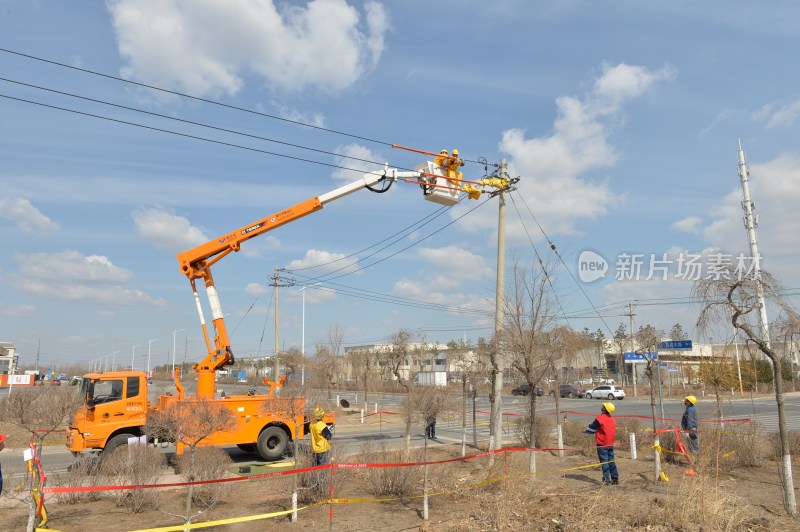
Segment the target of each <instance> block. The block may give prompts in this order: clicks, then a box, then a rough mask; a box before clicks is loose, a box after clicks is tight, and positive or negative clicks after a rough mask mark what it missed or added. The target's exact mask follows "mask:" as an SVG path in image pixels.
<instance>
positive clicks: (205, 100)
mask: <svg viewBox="0 0 800 532" xmlns="http://www.w3.org/2000/svg"><path fill="white" fill-rule="evenodd" d="M0 52H5V53H7V54H11V55H16V56H18V57H24V58H26V59H31V60H34V61H40V62H42V63H46V64H49V65H54V66H58V67H61V68H66V69H70V70H75V71H77V72H82V73H84V74H91V75H93V76H98V77H102V78H106V79H111V80H114V81H119V82H122V83H126V84H130V85H134V86H137V87H142V88H145V89H149V90H153V91H157V92H163V93H165V94H171V95H173V96H180V97H181V98H187V99H190V100H194V101H198V102H203V103H207V104H210V105H216V106H219V107H223V108H225V109H231V110H235V111H240V112H242V113H248V114H253V115H258V116H261V117H264V118H269V119H272V120H279V121H281V122H286V123H289V124H294V125H297V126H302V127H307V128H310V129H315V130H318V131H324V132H326V133H332V134H335V135H341V136H344V137H350V138H354V139H358V140H363V141H366V142H372V143H375V144H380V145H383V146H389V147H391V148H393V147H394V146H395V145H396V144H395V143H392V142H387V141H384V140H379V139H374V138H370V137H365V136H362V135H356V134H353V133H347V132H345V131H339V130H336V129H330V128H326V127H323V126H317V125H314V124H308V123H306V122H300V121H298V120H292V119H289V118H285V117H281V116H277V115H273V114H269V113H265V112H263V111H255V110H253V109H247V108H245V107H239V106H237V105H231V104H226V103H222V102H217V101H214V100H209V99H208V98H202V97H200V96H192V95H191V94H186V93H183V92H178V91H174V90H170V89H164V88H162V87H156V86H155V85H149V84H147V83H141V82H138V81H133V80H129V79H125V78H121V77H119V76H114V75H111V74H105V73H102V72H97V71H95V70H89V69H87V68H81V67H77V66H74V65H68V64H66V63H61V62H59V61H54V60H52V59H45V58H43V57H38V56H35V55H31V54H26V53H23V52H18V51H15V50H10V49H8V48H0ZM463 160H464V161H465V162H470V163H477V164H486V161H485V160H484V159H482V158H481V159H478V160H470V159H463Z"/></svg>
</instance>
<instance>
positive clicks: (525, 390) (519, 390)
mask: <svg viewBox="0 0 800 532" xmlns="http://www.w3.org/2000/svg"><path fill="white" fill-rule="evenodd" d="M530 393H531V385H530V384H523V385H521V386H517V387H516V388H514V389H513V390H511V395H530ZM536 395H540V396H541V395H544V388H542V387H541V386H537V387H536Z"/></svg>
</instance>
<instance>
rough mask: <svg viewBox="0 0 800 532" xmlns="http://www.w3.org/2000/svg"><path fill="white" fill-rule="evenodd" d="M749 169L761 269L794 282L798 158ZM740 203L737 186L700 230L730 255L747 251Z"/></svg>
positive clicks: (799, 227)
mask: <svg viewBox="0 0 800 532" xmlns="http://www.w3.org/2000/svg"><path fill="white" fill-rule="evenodd" d="M748 166H749V170H750V193H751V197H752V200H753V202H754V203H755V206H756V210H755V213H756V214H757V215H758V218H759V226H758V228H757V229H756V231H757V233H758V244H759V253H760V254H761V255H762V256H763V257H764V262H763V266H764V268H765V269H767V270H769V271H771V272H772V273H774V274H776V275H778V277H779V278H782V279H793V278H794V276H795V272H796V269H797V266H796V257H795V252H794V250H796V249H798V247H800V219H798V217H797V198H799V197H800V159H798V158H797V157H795V156H792V155H781V156H779V157H777V158H776V159H773V160H772V161H768V162H766V163H761V164H752V163H751V164H749V165H748ZM741 201H742V193H741V189H740V188H738V187H737V188H734V189H732V190H731V191H730V192H729V193H728V194H726V195H725V196H723V197H722V198H720V200H719V201H718V202H717V204H716V205H714V206H713V207H712V209H711V212H710V216H711V218H712V221H711V223H709V224H708V225H707V226H706V227H704V228H703V236H704V237H705V238H706V240H707V241H708V242H709V244H711V245H713V246H715V247H718V248H720V249H723V250H726V251H727V252H731V253H738V252H741V251H743V252H749V247H748V242H747V235H746V232H745V228H744V226H743V225H742V217H743V216H744V211H743V210H742V207H741Z"/></svg>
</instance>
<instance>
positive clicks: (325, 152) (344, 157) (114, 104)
mask: <svg viewBox="0 0 800 532" xmlns="http://www.w3.org/2000/svg"><path fill="white" fill-rule="evenodd" d="M0 81H5V82H7V83H14V84H16V85H22V86H24V87H30V88H34V89H37V90H42V91H47V92H52V93H54V94H60V95H62V96H69V97H71V98H77V99H80V100H85V101H89V102H94V103H99V104H102V105H107V106H110V107H116V108H118V109H125V110H126V111H133V112H136V113H141V114H146V115H150V116H155V117H158V118H164V119H167V120H172V121H175V122H181V123H183V124H189V125H193V126H199V127H204V128H208V129H213V130H216V131H221V132H223V133H231V134H233V135H239V136H243V137H248V138H252V139H257V140H263V141H266V142H272V143H275V144H281V145H283V146H289V147H292V148H299V149H302V150H308V151H313V152H316V153H322V154H324V155H332V156H334V157H341V158H343V159H351V160H354V161H359V162H363V163H369V164H374V165H376V166H383V162H378V161H370V160H369V159H361V158H359V157H352V156H349V155H343V154H340V153H336V152H331V151H326V150H321V149H318V148H312V147H309V146H304V145H302V144H294V143H291V142H285V141H282V140H277V139H272V138H269V137H262V136H260V135H254V134H252V133H243V132H241V131H235V130H233V129H227V128H224V127H220V126H214V125H211V124H204V123H202V122H195V121H193V120H186V119H183V118H177V117H174V116H169V115H165V114H162V113H155V112H153V111H146V110H144V109H137V108H135V107H130V106H128V105H121V104H117V103H112V102H108V101H105V100H99V99H97V98H90V97H88V96H81V95H79V94H73V93H70V92H65V91H60V90H56V89H50V88H47V87H42V86H40V85H32V84H30V83H24V82H22V81H15V80H13V79H8V78H3V77H0ZM399 168H400V169H401V170H411V169H410V168H402V167H399Z"/></svg>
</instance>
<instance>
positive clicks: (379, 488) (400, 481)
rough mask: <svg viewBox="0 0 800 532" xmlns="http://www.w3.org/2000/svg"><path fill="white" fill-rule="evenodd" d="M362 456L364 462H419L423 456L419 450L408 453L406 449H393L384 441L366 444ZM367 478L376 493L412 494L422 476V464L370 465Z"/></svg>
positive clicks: (362, 449)
mask: <svg viewBox="0 0 800 532" xmlns="http://www.w3.org/2000/svg"><path fill="white" fill-rule="evenodd" d="M361 457H362V458H363V461H364V462H374V463H403V462H406V461H408V462H411V463H417V462H419V461H420V460H421V458H422V456H421V454H420V453H419V452H418V451H412V452H411V454H410V455H407V454H406V450H405V449H391V448H389V447H388V446H387V445H386V444H385V443H383V442H380V443H372V442H368V443H366V444H364V446H363V447H362V448H361ZM406 458H408V460H406ZM367 478H368V480H369V483H370V485H371V486H372V490H373V493H374V494H375V495H395V496H404V495H410V494H412V493H413V492H414V490H415V488H416V487H417V485H418V482H419V479H420V478H421V466H408V467H370V468H368V469H367Z"/></svg>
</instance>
